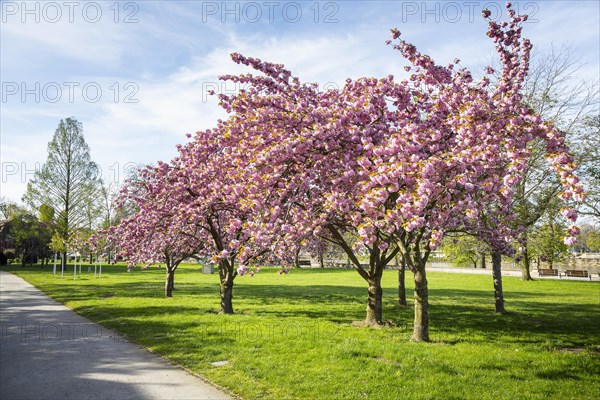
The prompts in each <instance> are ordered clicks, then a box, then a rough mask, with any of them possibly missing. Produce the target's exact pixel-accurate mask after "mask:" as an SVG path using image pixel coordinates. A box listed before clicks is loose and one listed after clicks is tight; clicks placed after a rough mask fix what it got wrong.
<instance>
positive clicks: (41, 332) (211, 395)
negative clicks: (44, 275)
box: [0, 271, 230, 400]
mask: <svg viewBox="0 0 600 400" xmlns="http://www.w3.org/2000/svg"><path fill="white" fill-rule="evenodd" d="M0 399H2V400H21V399H34V400H44V399H47V400H67V399H74V400H102V399H107V400H109V399H110V400H125V399H165V400H170V399H182V400H192V399H230V397H229V396H227V395H226V394H224V393H222V392H221V391H219V390H217V389H216V388H214V387H212V386H210V385H209V384H207V383H205V382H203V381H202V380H200V379H198V378H196V377H194V376H192V375H190V374H188V373H187V372H185V371H183V370H181V369H179V368H176V367H174V366H172V365H171V364H169V363H168V362H166V361H165V360H163V359H162V358H160V357H158V356H156V355H154V354H152V353H150V352H149V351H147V350H145V349H143V348H142V347H140V346H138V345H135V344H133V343H130V342H128V341H126V340H124V339H123V338H120V337H119V336H118V335H116V334H115V333H114V332H113V331H111V330H108V329H106V328H103V327H102V326H100V325H98V324H95V323H93V322H91V321H90V320H88V319H86V318H83V317H82V316H80V315H78V314H76V313H75V312H73V311H72V310H70V309H69V308H67V307H65V306H64V305H62V304H59V303H57V302H56V301H54V300H52V299H50V298H49V297H48V296H46V295H45V294H43V293H42V292H40V291H39V290H37V289H36V288H35V287H33V286H32V285H30V284H29V283H27V282H25V281H24V280H23V279H21V278H19V277H17V276H15V275H13V274H10V273H8V272H5V271H0Z"/></svg>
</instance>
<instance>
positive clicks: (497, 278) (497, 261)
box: [492, 252, 506, 313]
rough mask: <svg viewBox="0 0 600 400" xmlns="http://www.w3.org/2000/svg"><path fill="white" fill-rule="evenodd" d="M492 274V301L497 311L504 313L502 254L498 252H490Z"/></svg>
mask: <svg viewBox="0 0 600 400" xmlns="http://www.w3.org/2000/svg"><path fill="white" fill-rule="evenodd" d="M492 276H493V279H494V302H495V304H496V312H497V313H505V312H506V310H505V309H504V293H503V292H502V256H501V255H500V253H497V252H493V253H492Z"/></svg>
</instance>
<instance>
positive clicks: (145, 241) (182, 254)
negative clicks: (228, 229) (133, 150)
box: [104, 162, 204, 297]
mask: <svg viewBox="0 0 600 400" xmlns="http://www.w3.org/2000/svg"><path fill="white" fill-rule="evenodd" d="M171 169H172V168H171V166H169V165H168V164H166V163H164V162H159V163H158V165H157V166H156V167H146V168H145V169H143V170H141V171H140V178H139V179H138V180H136V181H135V182H134V183H133V184H131V185H127V186H125V188H124V189H123V191H122V192H121V195H120V196H121V197H120V198H119V203H120V204H124V203H126V202H133V203H134V204H136V206H137V207H138V208H139V211H138V212H137V213H136V214H134V215H133V216H132V217H130V218H127V219H124V220H122V221H121V222H120V223H119V224H118V225H117V226H114V227H110V228H108V229H107V230H106V231H105V232H104V234H105V235H107V236H108V239H109V241H110V242H112V243H113V244H114V245H115V247H116V248H118V249H119V255H120V256H121V257H123V258H124V259H125V260H126V261H127V262H128V263H129V268H131V266H135V265H137V264H143V265H144V266H147V265H149V264H154V263H164V264H165V267H166V278H165V296H166V297H172V296H173V289H174V282H175V271H176V270H177V267H178V266H179V265H180V264H181V262H182V261H183V260H184V259H186V258H188V257H190V256H192V255H195V254H198V253H200V252H201V251H202V250H203V248H204V244H203V241H202V240H201V239H200V233H201V232H199V228H198V227H197V225H196V224H195V223H194V222H193V221H192V220H191V219H190V218H187V217H186V216H185V215H182V213H181V211H180V203H179V202H177V199H174V198H173V196H172V193H171V186H170V185H169V178H170V172H171Z"/></svg>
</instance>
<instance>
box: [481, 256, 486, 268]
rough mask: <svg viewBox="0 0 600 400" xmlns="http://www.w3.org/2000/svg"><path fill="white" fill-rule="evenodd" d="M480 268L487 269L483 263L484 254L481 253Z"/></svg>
mask: <svg viewBox="0 0 600 400" xmlns="http://www.w3.org/2000/svg"><path fill="white" fill-rule="evenodd" d="M480 267H481V268H483V269H486V268H487V265H486V262H485V253H481V264H480Z"/></svg>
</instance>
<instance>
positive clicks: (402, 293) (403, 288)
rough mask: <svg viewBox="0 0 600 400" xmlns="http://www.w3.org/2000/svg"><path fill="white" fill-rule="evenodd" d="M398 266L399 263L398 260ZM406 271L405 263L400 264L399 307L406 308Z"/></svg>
mask: <svg viewBox="0 0 600 400" xmlns="http://www.w3.org/2000/svg"><path fill="white" fill-rule="evenodd" d="M396 264H398V261H397V260H396ZM405 278H406V269H405V266H404V262H401V263H400V264H398V305H399V306H401V307H406V305H407V304H406V284H405Z"/></svg>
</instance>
